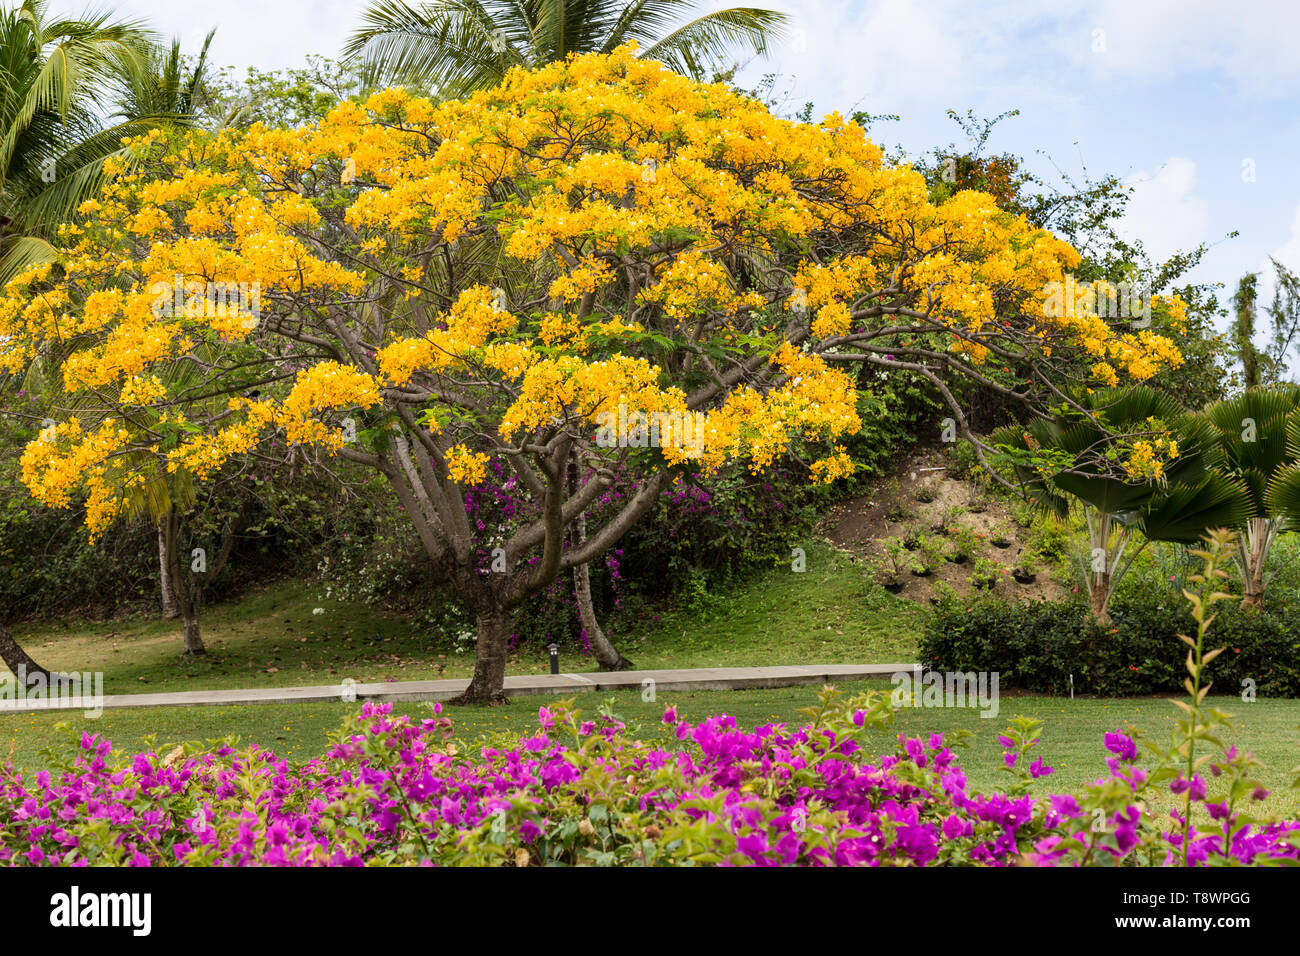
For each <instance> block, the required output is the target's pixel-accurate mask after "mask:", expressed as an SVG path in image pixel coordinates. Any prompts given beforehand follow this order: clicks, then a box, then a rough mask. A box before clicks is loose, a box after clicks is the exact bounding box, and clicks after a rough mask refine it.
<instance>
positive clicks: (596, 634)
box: [573, 518, 632, 671]
mask: <svg viewBox="0 0 1300 956" xmlns="http://www.w3.org/2000/svg"><path fill="white" fill-rule="evenodd" d="M578 520H579V521H581V520H582V519H581V518H579V519H578ZM573 589H574V591H575V592H576V593H577V597H578V618H579V619H580V620H581V621H582V629H583V630H584V631H585V632H586V633H587V640H588V641H590V642H591V649H592V651H593V652H595V654H596V660H597V661H598V662H599V663H600V669H601V670H603V671H626V670H631V669H632V662H631V661H630V660H628V659H627V658H626V657H624V656H623V655H622V654H620V653H619V652H618V648H617V647H615V646H614V645H613V644H612V643H610V640H609V638H608V637H606V636H605V632H604V631H603V630H601V627H600V622H599V621H598V620H596V608H595V605H593V604H592V603H591V567H590V565H586V564H580V565H578V566H577V567H576V568H574V569H573Z"/></svg>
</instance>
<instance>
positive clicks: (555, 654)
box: [546, 644, 560, 674]
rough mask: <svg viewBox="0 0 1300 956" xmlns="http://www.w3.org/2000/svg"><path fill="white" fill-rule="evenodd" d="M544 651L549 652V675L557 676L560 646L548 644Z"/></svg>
mask: <svg viewBox="0 0 1300 956" xmlns="http://www.w3.org/2000/svg"><path fill="white" fill-rule="evenodd" d="M546 649H547V650H548V651H550V652H551V673H552V674H558V673H559V672H560V645H559V644H548V645H547V647H546Z"/></svg>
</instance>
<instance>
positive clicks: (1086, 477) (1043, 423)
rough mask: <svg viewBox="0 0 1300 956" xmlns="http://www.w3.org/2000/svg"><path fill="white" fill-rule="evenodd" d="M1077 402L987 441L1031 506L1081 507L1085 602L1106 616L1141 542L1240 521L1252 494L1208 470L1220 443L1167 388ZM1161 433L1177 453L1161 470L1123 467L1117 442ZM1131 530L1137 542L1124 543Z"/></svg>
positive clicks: (1100, 617)
mask: <svg viewBox="0 0 1300 956" xmlns="http://www.w3.org/2000/svg"><path fill="white" fill-rule="evenodd" d="M1077 403H1078V405H1079V407H1080V408H1081V409H1082V410H1083V412H1084V414H1083V415H1078V414H1075V415H1073V416H1071V417H1068V418H1067V417H1064V416H1062V417H1060V418H1055V419H1051V418H1042V419H1037V420H1035V421H1034V422H1032V423H1031V424H1030V425H1028V426H1025V427H1020V426H1008V427H1006V428H1002V429H999V430H998V431H997V432H995V433H994V434H993V437H992V444H993V445H994V446H995V447H998V448H1001V449H1003V451H1004V454H1006V456H1007V457H1008V459H1009V460H1010V461H1012V462H1013V463H1014V467H1015V470H1016V474H1017V477H1018V478H1019V479H1020V481H1021V484H1022V486H1023V487H1024V488H1025V489H1026V491H1027V493H1028V494H1029V495H1030V497H1031V498H1032V500H1033V501H1034V502H1035V503H1036V504H1038V505H1039V506H1041V507H1043V508H1046V509H1047V510H1050V511H1052V512H1054V513H1056V514H1057V515H1058V516H1061V517H1064V516H1065V515H1066V514H1068V512H1069V510H1070V507H1071V505H1075V506H1077V507H1079V508H1081V510H1082V511H1083V517H1084V520H1085V522H1086V524H1087V527H1088V543H1089V556H1088V559H1087V561H1085V564H1084V567H1083V568H1082V570H1083V573H1084V579H1085V581H1086V583H1087V587H1088V604H1089V608H1090V610H1091V612H1092V615H1093V617H1094V618H1095V619H1096V620H1097V621H1098V623H1101V624H1106V623H1109V621H1110V613H1109V606H1110V599H1111V596H1112V595H1113V594H1114V593H1115V588H1116V586H1117V585H1118V584H1119V582H1120V580H1121V579H1122V578H1123V576H1124V574H1125V572H1126V571H1127V570H1128V568H1129V567H1130V566H1131V565H1132V563H1133V560H1134V559H1135V558H1136V557H1137V555H1138V554H1139V553H1140V552H1141V550H1142V548H1143V547H1145V546H1146V543H1147V542H1149V541H1176V542H1180V543H1191V542H1194V541H1196V540H1198V539H1199V538H1200V537H1201V535H1203V534H1204V533H1205V532H1206V531H1207V530H1208V529H1210V528H1217V527H1226V528H1233V527H1239V526H1241V525H1243V524H1244V523H1245V522H1246V521H1247V520H1248V519H1249V517H1250V514H1251V505H1250V496H1249V493H1248V491H1247V489H1246V487H1245V483H1244V481H1243V480H1242V479H1241V478H1240V477H1238V476H1229V475H1228V474H1225V473H1222V472H1220V471H1215V470H1212V469H1213V468H1214V466H1216V465H1218V464H1219V463H1220V461H1221V460H1222V449H1221V447H1220V445H1219V443H1218V441H1217V438H1218V436H1217V433H1216V431H1215V428H1214V426H1213V425H1212V424H1211V423H1210V421H1209V420H1208V419H1207V418H1205V417H1204V416H1202V415H1194V414H1191V413H1189V412H1187V411H1186V410H1184V409H1182V408H1181V407H1179V405H1178V403H1177V402H1175V401H1174V400H1173V399H1172V398H1171V397H1170V396H1169V395H1167V394H1166V393H1164V392H1160V391H1157V390H1155V389H1153V388H1149V387H1147V386H1142V385H1138V386H1130V387H1127V388H1116V389H1103V390H1099V391H1096V392H1093V393H1091V394H1087V395H1083V396H1080V397H1079V398H1078V399H1077ZM1161 437H1172V438H1173V439H1174V440H1175V441H1176V442H1177V447H1178V453H1177V455H1176V456H1174V457H1172V458H1171V459H1170V460H1169V461H1168V462H1167V463H1166V464H1165V466H1164V468H1163V471H1162V474H1161V475H1160V476H1159V478H1155V479H1153V478H1148V477H1134V476H1133V475H1130V474H1129V473H1128V472H1127V471H1126V470H1125V469H1124V468H1123V466H1122V462H1121V458H1122V453H1121V452H1120V451H1119V448H1120V446H1121V445H1123V444H1125V443H1132V442H1134V441H1141V440H1149V439H1154V438H1161ZM1138 531H1141V532H1142V535H1143V541H1142V543H1141V545H1139V546H1138V547H1137V548H1135V549H1132V550H1130V549H1129V546H1130V544H1131V543H1132V540H1133V536H1134V534H1135V533H1136V532H1138ZM1126 553H1127V558H1126V557H1125V555H1126Z"/></svg>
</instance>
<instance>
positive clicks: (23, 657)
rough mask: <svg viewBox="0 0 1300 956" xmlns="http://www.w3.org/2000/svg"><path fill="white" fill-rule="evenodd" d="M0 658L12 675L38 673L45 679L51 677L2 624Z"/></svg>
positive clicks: (26, 675)
mask: <svg viewBox="0 0 1300 956" xmlns="http://www.w3.org/2000/svg"><path fill="white" fill-rule="evenodd" d="M0 660H3V661H4V662H5V666H7V667H8V668H9V670H11V671H12V672H13V675H14V677H18V676H19V675H20V674H21V675H23V676H24V678H26V677H30V676H31V675H33V674H40V675H42V676H44V677H45V679H46V680H49V679H50V677H51V675H50V672H49V671H47V670H46V669H45V668H44V667H42V666H41V665H40V664H38V663H36V662H35V661H34V660H32V659H31V656H30V655H29V654H28V653H27V652H26V651H25V650H23V649H22V648H21V647H19V646H18V642H17V641H15V640H14V639H13V637H12V636H11V635H10V634H9V632H8V631H6V630H5V629H4V627H2V626H0Z"/></svg>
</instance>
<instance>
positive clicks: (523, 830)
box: [519, 820, 542, 843]
mask: <svg viewBox="0 0 1300 956" xmlns="http://www.w3.org/2000/svg"><path fill="white" fill-rule="evenodd" d="M541 835H542V828H541V827H540V826H538V825H537V824H536V823H534V822H533V821H532V820H525V821H524V822H523V823H521V824H519V839H520V841H522V842H524V843H532V842H533V841H534V840H536V839H537V838H538V837H539V836H541Z"/></svg>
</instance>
